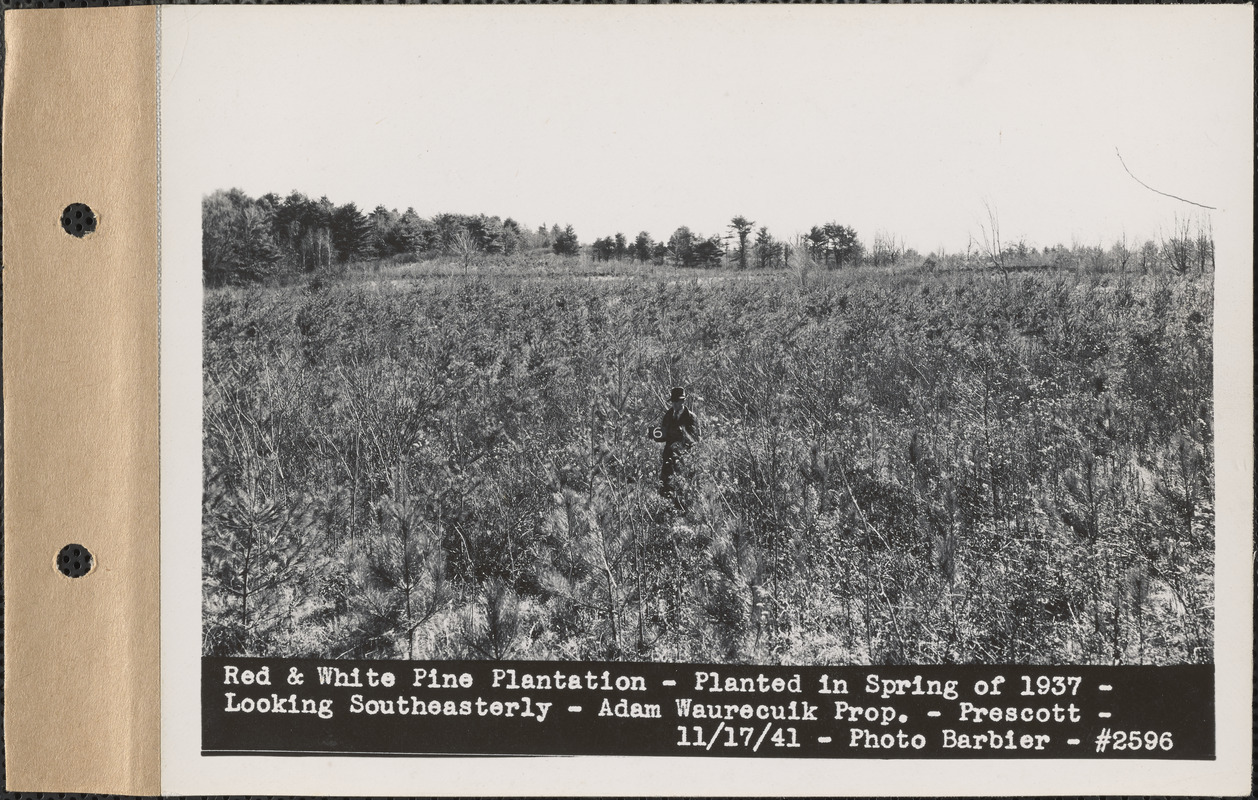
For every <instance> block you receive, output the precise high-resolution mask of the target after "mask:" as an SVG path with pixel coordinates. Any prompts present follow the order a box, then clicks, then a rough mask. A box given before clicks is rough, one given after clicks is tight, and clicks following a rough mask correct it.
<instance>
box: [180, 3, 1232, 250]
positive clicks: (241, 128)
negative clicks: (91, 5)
mask: <svg viewBox="0 0 1258 800" xmlns="http://www.w3.org/2000/svg"><path fill="white" fill-rule="evenodd" d="M1252 14H1253V12H1252V7H1243V6H1242V7H1235V6H1234V7H1220V6H1149V7H1141V6H1118V7H1114V6H1102V7H1078V6H1006V5H1002V6H983V7H975V6H952V7H924V6H920V5H914V6H872V7H871V6H820V7H818V6H776V7H774V6H769V7H766V6H732V7H731V6H719V7H714V6H650V7H643V6H592V7H571V6H569V7H555V6H545V7H539V6H509V7H504V6H479V7H475V6H473V7H467V6H463V7H449V6H446V7H433V6H385V7H370V8H369V7H351V6H299V7H282V6H265V7H262V6H248V7H227V6H220V7H205V6H166V7H163V8H162V67H161V68H162V106H163V109H169V110H170V111H171V112H172V115H173V117H179V118H195V120H196V125H195V131H194V132H193V133H189V134H187V135H189V136H195V141H196V147H195V148H185V149H186V150H187V151H188V152H195V154H196V155H195V157H184V156H181V157H180V161H181V163H180V164H178V165H177V168H179V169H181V170H188V171H191V172H193V173H194V174H193V175H191V176H189V178H190V179H191V180H194V181H195V182H196V183H197V185H200V186H202V187H203V193H209V192H211V191H213V190H215V189H219V188H231V187H239V188H241V189H243V190H245V191H246V192H248V193H250V194H251V195H254V196H257V195H261V194H264V193H266V192H276V193H278V194H281V195H284V194H287V193H288V192H289V191H291V190H294V189H296V190H300V191H302V192H305V193H307V194H309V195H311V196H313V197H319V196H321V195H326V196H327V197H329V198H330V199H331V200H332V201H333V202H335V203H338V204H339V203H345V202H348V201H354V202H356V203H358V205H359V206H360V207H364V208H366V209H368V210H369V209H370V208H373V207H375V206H376V205H378V204H382V205H385V206H386V207H389V208H397V209H399V210H405V209H406V208H407V207H414V208H415V210H416V211H418V212H419V213H420V214H421V215H423V216H430V215H432V214H435V213H441V212H459V213H471V214H475V213H485V214H490V215H498V216H502V217H513V218H515V219H516V220H518V221H520V222H522V223H524V224H526V225H528V226H530V227H534V228H535V227H536V226H538V225H539V224H546V225H550V224H553V223H559V224H561V225H562V224H571V225H573V226H574V227H575V229H576V231H577V233H578V235H579V236H580V238H581V240H582V241H584V242H589V241H592V240H593V239H594V238H597V237H601V236H606V235H610V234H612V233H615V232H618V231H620V232H624V233H626V234H627V235H629V236H630V237H632V236H633V235H634V234H636V233H637V232H638V231H640V230H646V231H648V232H650V233H651V234H652V235H653V236H654V237H656V238H657V239H658V238H667V237H668V235H669V234H670V233H671V232H672V231H673V230H674V229H676V228H677V227H678V226H680V225H687V226H689V227H690V228H691V229H692V230H694V231H695V232H697V233H702V234H705V235H711V234H714V233H722V232H724V231H725V230H726V229H727V227H728V224H729V220H730V219H731V218H732V217H733V216H735V215H743V216H745V217H747V218H748V219H751V220H753V221H755V222H756V224H757V226H759V225H766V226H768V227H769V229H770V231H772V232H773V233H774V234H775V235H777V236H779V237H783V238H786V237H789V236H791V235H794V234H796V233H801V232H806V231H807V230H808V229H809V227H811V226H812V225H817V224H822V223H825V222H828V221H837V222H840V223H842V224H845V225H850V226H851V227H853V228H855V229H856V230H857V232H858V233H859V234H860V236H861V238H862V240H864V241H866V242H869V241H871V240H872V238H873V236H874V235H875V234H876V233H879V232H884V233H887V234H890V235H893V236H895V237H897V238H898V239H899V240H901V241H902V242H904V243H905V244H907V245H908V246H910V247H914V248H916V249H918V250H919V251H921V252H923V253H925V252H930V251H934V250H939V249H944V250H947V251H949V252H956V251H958V250H964V249H965V248H966V246H967V244H968V243H969V242H970V241H971V239H973V240H974V241H975V242H981V239H982V235H983V229H984V228H990V227H991V221H992V220H991V217H990V216H989V213H988V209H989V208H990V209H992V211H993V212H994V214H995V216H996V217H997V218H998V225H999V231H1000V234H1001V237H1002V239H1004V240H1005V241H1009V242H1012V241H1016V240H1018V239H1024V240H1025V241H1026V242H1027V243H1028V244H1029V245H1034V246H1044V245H1050V244H1058V243H1061V244H1066V245H1071V244H1104V245H1106V246H1108V245H1109V244H1111V243H1112V242H1113V241H1114V240H1115V239H1117V238H1118V237H1120V236H1123V235H1126V236H1127V237H1128V238H1129V239H1143V238H1153V237H1156V235H1157V234H1158V233H1159V231H1161V230H1167V229H1169V228H1170V227H1171V226H1172V225H1173V223H1174V220H1175V218H1176V217H1177V216H1178V217H1184V216H1187V215H1191V214H1200V213H1201V212H1202V211H1203V210H1202V209H1201V208H1199V207H1196V206H1193V205H1190V204H1188V203H1185V202H1181V201H1179V200H1174V199H1171V198H1168V197H1165V196H1162V195H1159V194H1156V193H1155V192H1153V191H1151V190H1150V189H1148V188H1145V187H1144V186H1141V185H1140V183H1138V182H1137V181H1136V180H1135V179H1134V178H1133V177H1132V175H1134V176H1135V178H1138V179H1139V180H1140V181H1143V182H1144V183H1145V184H1147V185H1148V186H1150V187H1153V188H1154V189H1158V190H1160V191H1162V192H1166V193H1169V194H1174V195H1178V196H1179V197H1181V198H1185V199H1187V200H1192V201H1195V202H1197V203H1201V204H1204V205H1211V206H1216V207H1218V208H1219V211H1218V212H1216V213H1226V209H1227V206H1228V204H1229V203H1231V204H1233V205H1235V203H1234V201H1235V198H1236V197H1237V196H1238V188H1239V189H1245V191H1244V192H1241V193H1240V196H1244V195H1246V194H1249V193H1252V188H1245V187H1251V186H1252V184H1251V177H1252V161H1251V160H1250V154H1251V152H1252V151H1251V146H1252V131H1253V121H1252V119H1253V118H1252V109H1251V107H1250V104H1251V98H1252V85H1253V84H1252V80H1253V72H1252V58H1253V49H1252V48H1253V38H1252V36H1253V34H1252V20H1253V16H1252ZM163 135H164V136H166V135H167V132H166V131H164V132H163ZM1120 152H1121V156H1122V160H1123V162H1125V163H1126V167H1127V169H1129V170H1130V171H1131V173H1132V174H1128V172H1127V171H1126V170H1125V169H1124V167H1123V163H1122V162H1120V160H1119V157H1118V153H1120ZM184 162H186V163H184ZM1250 196H1251V195H1250Z"/></svg>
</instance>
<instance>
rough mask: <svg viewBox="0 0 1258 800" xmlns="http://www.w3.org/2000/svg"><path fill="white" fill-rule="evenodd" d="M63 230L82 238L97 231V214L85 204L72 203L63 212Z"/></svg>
mask: <svg viewBox="0 0 1258 800" xmlns="http://www.w3.org/2000/svg"><path fill="white" fill-rule="evenodd" d="M61 228H62V230H64V231H65V232H66V233H68V234H70V235H71V236H77V237H79V238H82V237H84V236H86V235H87V234H89V233H91V232H92V231H94V230H96V214H95V213H94V212H93V211H92V209H90V208H88V207H87V205H85V204H84V203H71V204H70V205H68V206H66V209H65V211H62V212H61Z"/></svg>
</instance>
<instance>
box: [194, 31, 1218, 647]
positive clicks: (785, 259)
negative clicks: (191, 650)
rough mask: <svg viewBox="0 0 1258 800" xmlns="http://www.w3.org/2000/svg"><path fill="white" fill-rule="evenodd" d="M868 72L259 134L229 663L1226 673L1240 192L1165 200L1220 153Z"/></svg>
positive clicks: (1097, 60)
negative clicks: (275, 144) (1228, 266)
mask: <svg viewBox="0 0 1258 800" xmlns="http://www.w3.org/2000/svg"><path fill="white" fill-rule="evenodd" d="M1071 32H1072V33H1074V34H1075V35H1076V37H1077V38H1079V39H1080V40H1081V42H1080V44H1081V45H1084V44H1086V40H1088V39H1092V38H1094V37H1096V34H1095V33H1091V32H1086V31H1079V30H1074V29H1072V31H1071ZM660 33H661V34H663V33H664V32H663V31H661V32H660ZM694 33H695V35H701V34H702V30H699V31H694ZM844 33H845V31H843V30H838V31H831V32H827V33H826V34H825V38H826V39H837V41H834V42H832V43H829V44H828V45H827V46H825V47H821V46H820V44H821V43H820V42H816V43H815V44H816V45H818V46H816V47H813V46H811V45H812V44H814V43H807V44H804V45H802V46H801V49H802V50H803V52H800V53H795V54H793V59H792V61H793V63H791V62H787V64H785V65H783V64H782V63H781V62H778V61H776V59H768V58H765V57H764V56H763V55H761V54H759V53H757V52H756V47H755V39H756V32H755V31H746V32H745V34H746V37H747V38H746V39H745V40H739V41H736V42H731V43H730V48H729V52H728V54H727V55H726V57H725V58H723V59H720V60H717V61H714V62H712V61H710V62H707V63H702V64H694V63H691V62H690V61H689V59H688V58H687V54H686V48H685V47H675V48H667V49H663V48H662V51H661V50H655V49H653V48H652V46H653V45H655V42H654V41H651V40H650V39H648V40H647V41H646V42H643V41H635V37H633V36H628V35H627V36H626V37H625V40H624V41H623V42H622V43H621V48H620V50H619V52H617V51H613V52H611V53H604V54H602V56H601V58H599V59H598V62H597V67H596V68H595V69H594V70H593V71H594V72H596V73H599V77H600V78H601V79H600V80H598V81H597V82H591V83H594V85H590V83H587V82H586V80H584V79H582V78H580V77H578V76H575V75H574V74H573V72H574V70H573V69H572V66H571V63H572V61H582V60H585V59H586V58H592V57H594V54H592V53H582V52H580V50H581V48H580V45H576V49H577V53H571V52H567V53H564V54H563V55H562V56H561V57H553V56H548V55H545V54H543V53H542V52H541V48H539V47H538V46H537V45H538V43H535V42H527V41H517V42H507V43H506V45H507V47H512V46H515V47H519V48H521V50H522V52H519V53H508V54H504V53H502V52H501V50H502V47H503V42H502V41H501V40H498V41H495V43H494V49H495V50H496V51H497V52H498V56H497V58H494V59H492V60H490V59H489V56H490V55H491V54H490V53H488V52H477V51H476V50H475V49H473V50H471V51H470V52H467V53H465V54H463V58H464V59H466V65H467V66H468V67H469V68H471V67H473V66H478V67H479V70H478V71H475V72H470V74H468V75H465V76H463V77H464V79H463V80H456V79H455V74H459V73H458V72H457V71H456V73H455V74H451V75H447V76H433V77H427V76H425V75H424V70H423V68H422V65H423V63H424V59H423V58H422V56H421V57H420V58H416V57H415V56H414V54H413V53H412V52H409V51H396V52H395V51H387V52H386V53H385V54H383V55H381V56H380V57H379V59H378V60H376V61H374V62H367V63H360V64H352V65H346V64H338V65H337V69H338V70H340V69H346V68H348V69H351V70H354V71H355V72H354V73H353V74H352V75H350V76H343V77H342V78H341V83H340V84H333V85H332V86H333V88H330V89H329V91H328V92H327V93H326V94H325V95H324V96H323V97H321V98H320V99H321V100H322V107H320V104H319V103H313V104H312V105H311V106H310V107H309V109H308V111H309V115H310V116H309V117H308V119H309V120H310V121H311V122H312V123H315V124H313V125H312V126H311V127H312V131H311V132H310V133H307V134H306V135H315V136H317V137H319V139H321V145H320V149H319V150H318V151H317V153H312V152H311V150H310V149H309V148H307V147H301V149H300V150H298V151H297V152H299V153H300V159H299V160H296V159H295V160H294V161H295V162H296V163H293V164H288V163H281V164H278V165H277V164H275V163H273V162H272V159H273V156H274V155H275V153H273V152H270V151H268V152H267V153H266V154H265V159H266V161H267V162H272V163H260V162H261V161H262V156H261V154H257V155H255V154H254V152H252V147H253V141H252V138H251V137H250V136H248V135H246V134H245V132H244V131H243V130H242V131H232V132H225V133H224V136H223V140H222V144H221V146H222V147H223V148H224V149H225V150H227V151H228V152H233V153H239V155H238V156H237V161H238V163H240V164H241V166H242V167H256V168H257V169H256V171H255V170H254V169H249V170H245V169H242V170H240V172H239V173H237V174H234V175H233V174H224V175H223V178H222V180H223V184H222V185H221V186H217V187H214V188H212V189H211V188H210V187H207V192H206V194H205V199H204V202H203V206H202V213H203V218H202V224H203V228H202V270H203V276H204V282H205V295H204V309H203V313H204V328H203V331H204V360H203V364H202V369H203V374H204V391H205V401H204V402H205V405H204V445H203V447H204V449H203V456H202V457H203V462H204V479H205V500H204V504H203V507H202V524H203V529H202V535H203V553H204V584H203V587H202V590H203V593H204V631H203V637H204V648H205V653H206V654H208V655H272V654H277V655H287V656H317V657H325V658H326V657H356V658H408V659H413V658H451V659H463V658H488V659H505V658H529V659H576V660H582V659H594V660H608V659H612V660H614V659H628V660H639V661H697V662H712V661H716V662H733V663H744V662H745V663H761V664H815V663H826V664H912V663H921V664H951V663H971V662H988V663H1045V664H1056V663H1077V664H1173V663H1209V662H1210V661H1211V658H1212V645H1213V641H1214V627H1213V617H1214V587H1213V571H1214V570H1213V567H1214V561H1213V556H1214V538H1215V529H1214V518H1213V509H1214V480H1213V474H1214V425H1213V402H1212V401H1213V391H1212V389H1213V384H1212V329H1213V325H1212V323H1213V314H1212V311H1213V291H1214V274H1215V269H1216V263H1215V258H1214V248H1213V235H1212V229H1211V211H1212V210H1213V209H1211V208H1210V207H1208V203H1209V202H1210V201H1211V199H1212V198H1210V197H1209V196H1208V194H1207V195H1205V196H1203V195H1202V192H1204V191H1205V186H1204V185H1203V186H1201V187H1200V188H1198V184H1201V183H1202V181H1203V178H1204V177H1205V176H1207V175H1209V174H1210V167H1214V166H1216V165H1211V164H1209V163H1206V164H1204V165H1198V164H1193V163H1192V161H1191V159H1190V160H1187V161H1185V160H1183V159H1182V158H1181V157H1180V156H1179V155H1178V154H1177V155H1176V156H1175V158H1174V159H1168V156H1169V155H1171V154H1172V153H1174V152H1175V151H1176V150H1177V149H1178V148H1179V147H1183V148H1184V149H1186V150H1190V151H1191V150H1192V149H1193V146H1192V145H1193V143H1192V138H1193V137H1195V136H1200V135H1201V134H1202V131H1203V130H1209V129H1210V128H1213V127H1214V126H1215V123H1214V120H1215V119H1216V118H1217V116H1218V115H1219V114H1220V113H1221V112H1222V111H1223V109H1220V108H1218V107H1217V106H1214V105H1212V100H1213V98H1212V97H1211V96H1210V95H1209V92H1208V87H1207V86H1201V85H1199V84H1197V83H1196V82H1187V81H1181V82H1180V83H1179V84H1178V85H1176V84H1174V83H1170V84H1169V85H1165V86H1163V88H1162V92H1163V93H1164V94H1165V95H1166V97H1165V98H1164V99H1163V100H1162V101H1161V102H1159V103H1156V104H1152V105H1150V104H1149V103H1148V102H1147V100H1146V98H1145V96H1144V95H1143V94H1141V93H1138V92H1128V93H1126V94H1122V93H1119V92H1118V91H1117V90H1118V89H1120V88H1121V87H1122V86H1123V85H1124V83H1125V81H1126V79H1127V78H1128V77H1129V76H1128V75H1126V74H1125V71H1130V70H1134V69H1137V68H1141V67H1145V66H1153V67H1163V68H1165V69H1166V70H1167V73H1166V75H1165V77H1166V78H1167V79H1168V80H1169V79H1171V78H1173V77H1175V71H1178V70H1180V69H1182V65H1180V64H1177V63H1176V62H1175V61H1174V60H1173V59H1167V60H1165V61H1164V62H1163V63H1161V64H1159V63H1157V61H1156V60H1154V63H1153V64H1152V65H1150V64H1148V61H1146V60H1144V59H1136V58H1134V56H1135V54H1136V52H1133V51H1125V50H1122V49H1107V50H1106V51H1098V52H1096V53H1095V54H1094V56H1093V58H1092V59H1091V61H1092V63H1088V62H1087V61H1084V62H1082V63H1080V62H1076V63H1074V64H1070V65H1063V71H1064V73H1065V74H1056V73H1054V74H1045V73H1043V72H1041V71H1040V70H1041V68H1042V67H1043V66H1044V63H1043V61H1042V56H1041V55H1040V54H1038V53H1036V52H1034V50H1032V51H1029V52H1028V50H1027V49H1026V48H1025V46H1024V44H1023V43H1022V42H1020V41H1019V38H1018V36H1017V35H1012V36H1010V37H1008V38H1007V39H1006V40H1004V41H990V40H987V41H982V42H974V43H971V47H961V48H957V46H956V43H955V42H954V41H953V40H952V38H951V37H949V36H943V35H940V34H939V33H938V32H935V31H930V32H926V31H922V32H919V33H920V34H923V39H925V40H924V41H910V42H902V43H899V45H898V46H899V47H917V48H920V47H929V46H931V43H932V42H933V43H934V45H935V46H937V47H940V48H941V49H946V50H959V51H960V53H965V54H966V55H965V56H962V57H957V58H952V59H943V60H942V63H939V67H938V69H937V70H936V71H935V72H934V73H933V74H923V73H922V72H921V71H920V64H919V63H917V62H915V63H914V64H913V66H912V67H911V68H910V69H903V68H902V69H900V70H897V69H896V65H897V61H900V57H899V56H897V55H896V53H895V51H894V50H892V52H887V46H886V44H885V43H884V42H878V44H877V45H876V46H874V45H873V43H872V42H870V41H862V40H861V38H860V37H859V36H857V35H854V34H856V33H858V32H851V33H850V34H849V35H851V36H852V40H853V41H851V42H850V43H847V44H844V43H843V36H844ZM1011 33H1015V34H1016V32H1014V31H1011ZM1167 33H1168V34H1169V33H1171V32H1170V31H1167ZM1176 35H1178V33H1176ZM1097 38H1099V37H1097ZM980 44H981V45H983V47H982V48H978V47H973V45H980ZM1147 47H1148V46H1147V44H1145V43H1143V42H1141V43H1140V48H1141V49H1140V51H1138V52H1141V53H1144V52H1147V49H1146V48H1147ZM415 49H416V50H418V51H419V52H421V53H422V48H420V47H417V48H415ZM635 52H637V55H638V56H640V57H642V58H643V60H646V58H647V57H648V56H650V57H651V60H653V61H655V63H654V64H651V65H650V66H649V68H648V69H649V71H643V70H640V69H639V64H637V63H635V62H636V59H635V57H634V54H635ZM836 53H837V54H838V55H837V57H836ZM507 55H510V56H512V57H506V56H507ZM774 55H775V56H780V55H781V53H780V52H777V53H775V54H774ZM940 55H941V56H942V55H943V53H940ZM515 56H528V57H530V61H531V62H532V63H530V69H529V70H528V73H527V74H529V75H530V79H529V80H528V81H519V80H516V79H513V77H512V72H515V71H517V70H518V69H519V66H518V60H517V58H516V57H515ZM482 57H484V59H485V60H482ZM918 57H919V58H921V57H923V54H922V53H920V51H919V52H918ZM391 58H394V59H396V63H394V62H393V61H391V60H390V59H391ZM661 58H662V59H664V61H665V63H660V59H661ZM291 60H292V61H296V60H297V58H296V53H294V54H293V58H292V59H291ZM487 62H488V63H487ZM667 62H671V63H667ZM408 64H410V65H413V66H411V69H413V71H414V75H413V79H414V80H413V81H411V80H408V77H407V75H406V74H405V70H406V69H407V66H408ZM644 72H645V74H644ZM1019 73H1021V74H1019ZM1035 78H1040V79H1043V80H1045V81H1046V82H1047V84H1046V86H1045V88H1047V86H1053V89H1052V91H1048V92H1044V91H1039V90H1037V89H1038V88H1039V87H1036V86H1035V85H1034V84H1031V85H1028V84H1027V81H1028V80H1029V79H1035ZM1144 80H1146V81H1149V80H1150V79H1149V77H1148V76H1144ZM351 83H352V85H353V86H354V88H355V91H354V92H353V93H348V94H341V93H339V92H337V91H336V90H335V89H336V88H338V87H343V88H348V87H349V85H350V84H351ZM569 84H571V85H569ZM408 85H409V86H412V87H413V88H412V89H411V90H410V93H409V94H408V93H407V92H402V93H399V92H398V91H397V90H398V88H400V87H401V86H408ZM898 86H903V87H904V88H903V89H902V90H900V91H897V88H898ZM596 87H597V91H593V92H592V91H590V90H591V89H595V88H596ZM263 90H264V91H265V89H263ZM577 92H581V93H580V94H577ZM471 103H475V104H476V105H483V106H485V107H486V108H487V110H488V109H492V111H491V112H488V113H486V114H485V115H483V116H482V115H476V116H473V117H470V118H463V119H461V118H460V115H459V113H458V111H459V108H460V107H461V105H462V104H471ZM919 103H929V105H925V106H923V105H919ZM958 105H959V106H961V108H964V109H967V110H966V111H962V110H959V109H956V108H955V107H956V106H958ZM931 106H936V107H935V108H932V107H931ZM940 106H953V107H954V110H952V111H950V112H949V113H948V114H947V116H944V117H941V116H940V115H939V113H938V110H939V109H938V107H940ZM1167 106H1170V107H1175V108H1179V107H1184V108H1185V111H1184V113H1177V114H1176V115H1174V117H1175V118H1174V119H1170V120H1168V118H1167V114H1166V112H1165V108H1166V107H1167ZM375 116H379V117H381V118H382V119H383V121H379V120H377V119H374V118H373V117H375ZM321 117H332V118H333V119H330V120H328V121H326V122H322V121H318V122H316V121H317V120H319V118H321ZM486 117H489V118H490V119H486ZM490 121H493V122H495V123H496V125H495V127H493V128H491V129H488V130H486V129H485V128H483V127H482V126H483V125H484V124H485V123H487V122H490ZM267 122H268V121H266V120H262V121H251V123H250V124H251V126H259V127H269V126H267ZM1176 123H1177V124H1176ZM385 125H387V127H384V126H385ZM1168 128H1169V129H1168ZM1063 136H1064V137H1065V138H1064V139H1063ZM1173 137H1175V138H1173ZM1176 138H1178V139H1179V140H1180V141H1178V142H1176V141H1175V139H1176ZM595 142H596V143H597V144H595ZM1124 146H1125V148H1126V150H1127V153H1126V154H1123V153H1122V150H1123V149H1124ZM324 158H327V159H329V160H330V161H331V163H328V162H324V165H323V166H320V167H318V168H307V169H306V170H305V172H304V173H303V169H302V166H301V165H308V164H310V163H311V161H322V160H323V159H324ZM1127 160H1130V162H1131V163H1130V164H1129V163H1127ZM1203 166H1204V167H1205V168H1204V169H1203V168H1202V167H1203ZM1217 166H1218V167H1223V168H1225V166H1224V165H1217ZM1159 186H1160V187H1161V188H1159ZM1194 189H1196V190H1197V191H1196V192H1194V191H1193V190H1194ZM1164 190H1165V191H1164ZM1171 192H1179V193H1180V194H1184V195H1195V199H1194V197H1190V196H1186V197H1183V198H1177V197H1172V196H1169V195H1170V193H1171Z"/></svg>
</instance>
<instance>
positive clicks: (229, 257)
mask: <svg viewBox="0 0 1258 800" xmlns="http://www.w3.org/2000/svg"><path fill="white" fill-rule="evenodd" d="M201 225H202V237H201V261H202V269H203V272H204V276H205V281H206V283H207V284H208V285H212V286H218V285H223V284H229V283H250V282H256V281H261V280H265V279H267V278H269V277H272V276H275V275H278V274H281V273H296V274H301V273H314V272H330V271H335V270H337V269H339V268H342V267H344V266H345V265H348V264H352V263H355V262H362V261H372V260H376V261H380V260H415V259H422V258H430V257H433V256H437V255H455V256H461V257H463V258H464V259H465V260H466V259H468V258H470V257H471V256H472V255H473V254H478V253H485V254H502V255H511V254H513V253H516V252H521V251H527V250H537V249H547V250H551V251H553V252H555V253H557V254H559V255H576V254H577V253H578V252H579V251H580V242H579V241H578V239H577V234H576V231H574V230H573V228H572V226H571V225H566V226H562V227H561V226H560V225H558V224H556V225H552V226H551V227H550V228H547V227H546V226H545V225H542V226H539V227H538V228H537V229H536V230H530V229H528V228H526V227H525V226H523V225H521V224H520V223H519V222H517V221H516V220H514V219H512V218H511V217H507V218H505V219H503V218H501V217H498V216H488V215H486V214H476V215H469V214H454V213H443V214H436V215H434V216H432V217H421V216H420V215H419V214H418V213H417V212H416V211H415V209H414V208H408V209H406V211H404V212H400V213H399V212H398V210H397V209H389V208H386V207H385V206H382V205H378V206H376V207H375V208H374V209H372V210H371V211H370V212H364V211H363V210H361V209H359V208H358V206H357V204H355V203H353V202H349V203H345V204H343V205H336V204H334V203H333V202H332V201H331V200H329V199H328V198H327V197H326V196H324V197H320V198H319V199H317V200H315V199H312V198H310V197H309V196H307V195H305V194H303V193H302V192H298V191H293V192H291V193H290V194H289V195H288V196H287V197H280V196H279V195H277V194H275V193H268V194H264V195H262V196H261V197H258V198H256V199H255V198H253V197H250V196H249V195H248V194H246V193H245V192H243V191H241V190H240V189H228V190H224V189H220V190H218V191H215V192H213V193H212V194H209V195H207V196H206V197H205V198H203V200H202V202H201Z"/></svg>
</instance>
